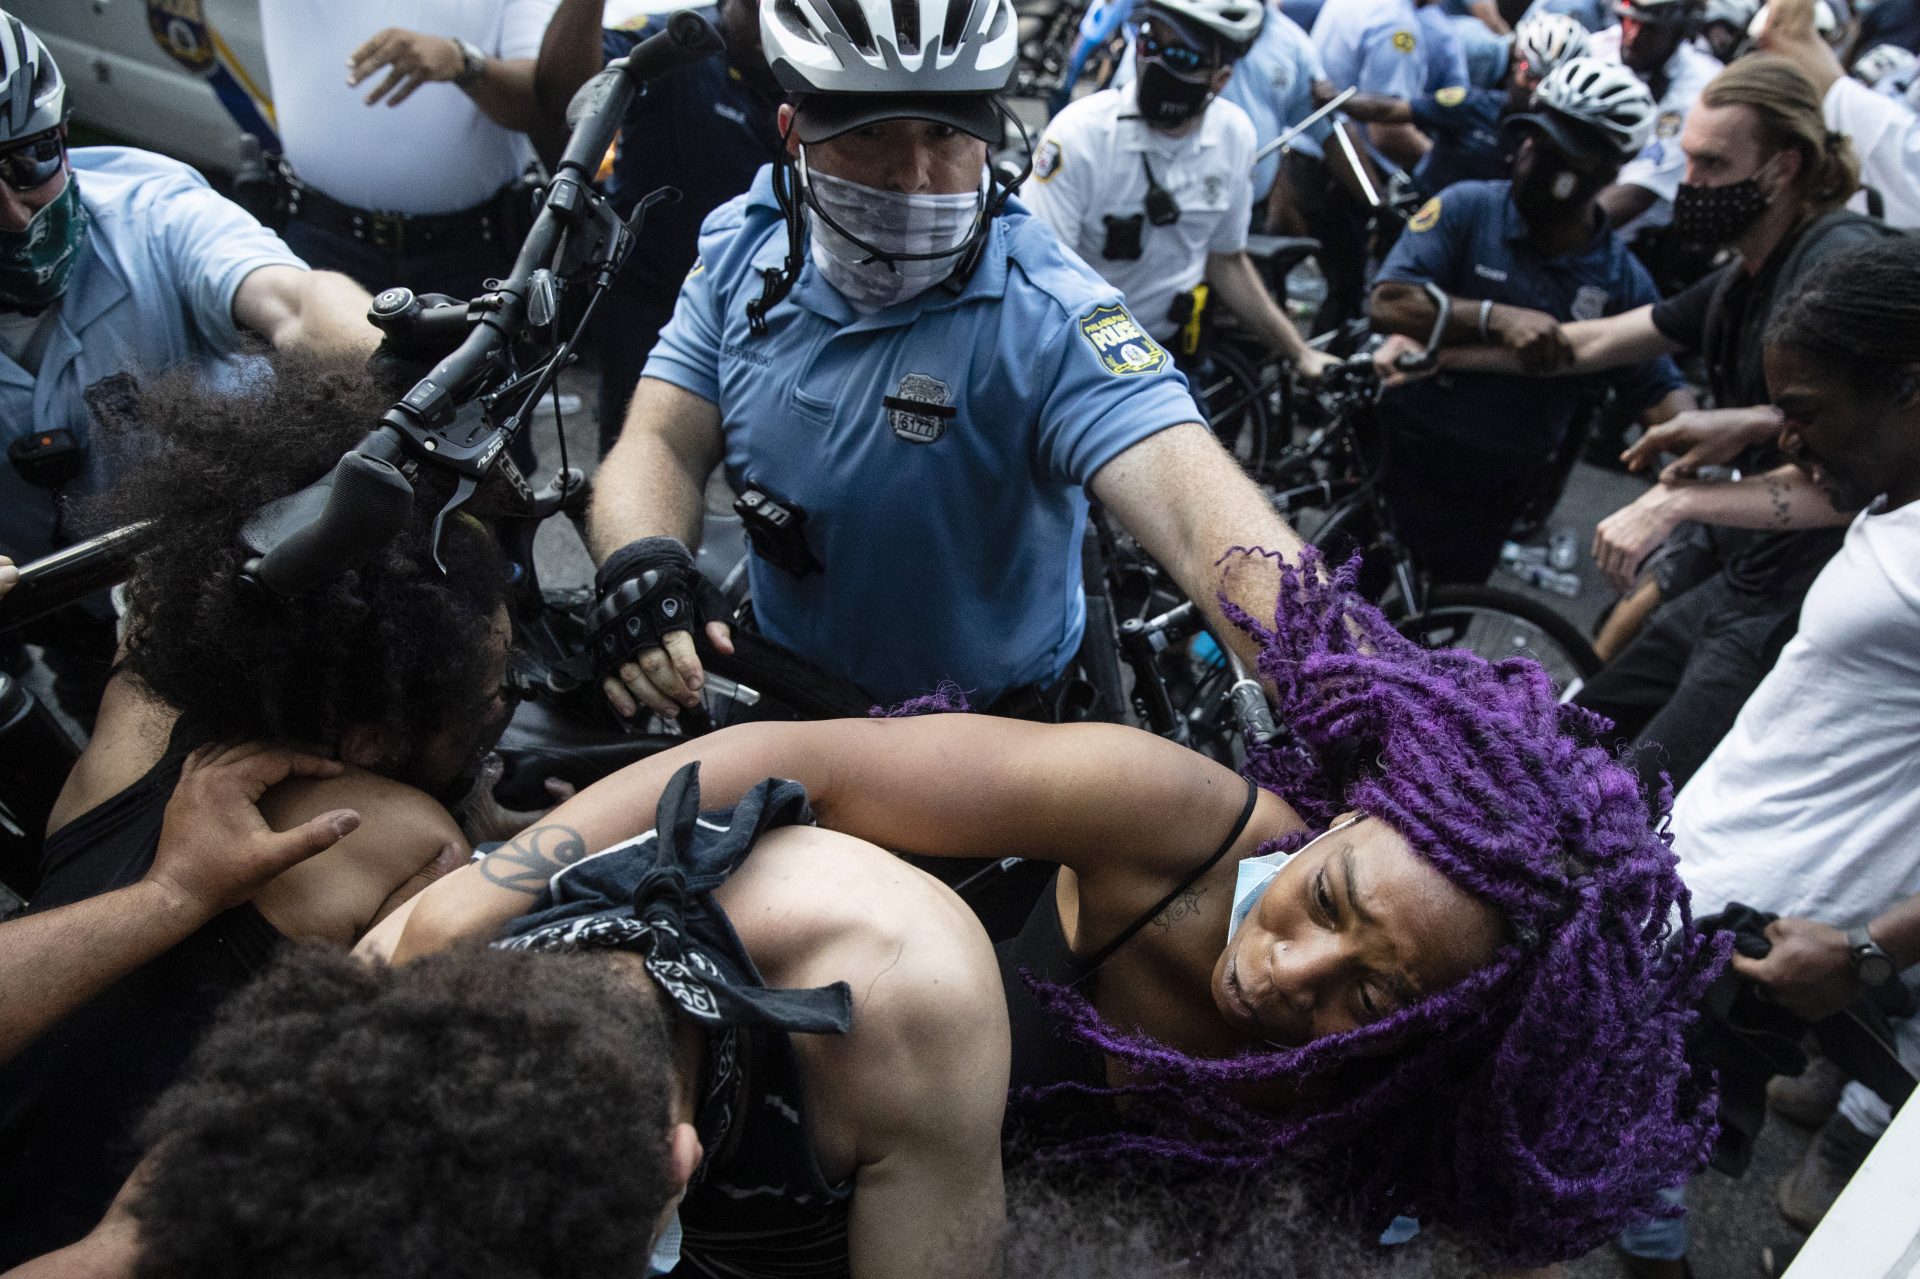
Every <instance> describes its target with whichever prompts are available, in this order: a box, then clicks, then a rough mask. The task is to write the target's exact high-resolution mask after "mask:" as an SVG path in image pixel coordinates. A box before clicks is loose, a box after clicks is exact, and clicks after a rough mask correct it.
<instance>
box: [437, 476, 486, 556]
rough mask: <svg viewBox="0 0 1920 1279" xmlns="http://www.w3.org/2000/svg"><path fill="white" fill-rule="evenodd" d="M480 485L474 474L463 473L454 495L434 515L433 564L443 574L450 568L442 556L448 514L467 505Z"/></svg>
mask: <svg viewBox="0 0 1920 1279" xmlns="http://www.w3.org/2000/svg"><path fill="white" fill-rule="evenodd" d="M479 487H480V482H479V481H478V480H476V479H474V478H473V476H471V475H462V476H461V477H460V483H459V484H457V485H455V486H454V490H453V496H452V497H450V498H448V499H447V504H446V505H445V506H443V507H441V508H440V513H439V514H438V515H436V516H434V517H433V565H434V567H435V568H437V569H439V570H440V572H441V574H442V575H445V574H446V572H447V571H448V570H447V562H446V561H445V560H443V559H441V558H440V532H441V530H442V529H443V528H444V527H445V526H446V523H447V516H449V515H451V514H453V513H454V512H455V511H457V510H459V509H460V508H461V507H463V506H465V505H466V504H467V499H468V498H470V497H472V496H473V494H474V490H476V489H478V488H479Z"/></svg>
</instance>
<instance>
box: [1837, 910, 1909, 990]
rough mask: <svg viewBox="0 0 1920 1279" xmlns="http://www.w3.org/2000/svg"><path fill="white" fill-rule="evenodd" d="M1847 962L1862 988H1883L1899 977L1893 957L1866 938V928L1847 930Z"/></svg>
mask: <svg viewBox="0 0 1920 1279" xmlns="http://www.w3.org/2000/svg"><path fill="white" fill-rule="evenodd" d="M1847 960H1848V962H1850V963H1851V964H1852V965H1853V975H1854V976H1855V977H1858V978H1859V979H1860V983H1861V985H1863V986H1869V987H1873V988H1875V989H1877V988H1879V987H1881V986H1885V985H1887V984H1889V983H1890V982H1892V981H1893V979H1894V978H1895V977H1896V976H1898V975H1899V971H1900V970H1899V968H1898V966H1897V965H1895V964H1894V962H1893V956H1892V955H1889V954H1888V953H1887V952H1886V951H1884V950H1881V949H1880V945H1879V943H1878V942H1876V941H1874V940H1873V938H1871V937H1869V936H1867V926H1866V925H1865V924H1861V925H1860V926H1859V927H1857V928H1851V929H1848V930H1847Z"/></svg>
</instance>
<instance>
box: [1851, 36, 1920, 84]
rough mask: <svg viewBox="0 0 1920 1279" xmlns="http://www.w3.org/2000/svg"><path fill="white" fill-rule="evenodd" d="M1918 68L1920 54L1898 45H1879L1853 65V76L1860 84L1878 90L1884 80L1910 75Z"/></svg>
mask: <svg viewBox="0 0 1920 1279" xmlns="http://www.w3.org/2000/svg"><path fill="white" fill-rule="evenodd" d="M1916 66H1920V54H1915V53H1914V52H1913V51H1912V50H1910V49H1903V48H1901V47H1900V46H1899V45H1897V44H1877V45H1875V46H1874V47H1873V48H1871V49H1869V50H1867V51H1866V52H1865V53H1863V54H1861V55H1860V57H1859V60H1858V61H1856V62H1855V63H1854V64H1853V75H1854V78H1855V79H1857V80H1859V81H1860V83H1862V84H1865V85H1870V86H1872V87H1875V88H1878V87H1879V85H1880V82H1881V81H1882V80H1886V79H1890V78H1891V77H1893V76H1897V75H1903V74H1906V73H1909V72H1911V71H1912V70H1913V69H1914V67H1916Z"/></svg>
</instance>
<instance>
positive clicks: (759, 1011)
mask: <svg viewBox="0 0 1920 1279" xmlns="http://www.w3.org/2000/svg"><path fill="white" fill-rule="evenodd" d="M776 785H787V786H791V785H792V784H791V783H778V784H776V783H771V782H763V783H761V785H760V786H758V787H755V788H754V790H753V791H752V792H750V793H749V794H748V795H747V797H746V798H745V799H743V800H742V801H741V803H740V805H739V806H738V807H736V808H735V809H734V810H733V811H734V818H735V819H734V821H733V822H731V823H730V824H729V825H726V826H717V825H715V824H714V823H710V822H702V821H701V820H700V765H699V762H698V761H695V762H694V763H691V764H688V765H687V766H686V767H684V768H682V769H681V770H680V771H679V772H677V773H675V774H674V775H673V779H672V780H671V781H669V782H668V783H667V788H666V791H665V792H664V793H663V794H662V795H661V796H660V807H659V809H658V810H657V811H656V814H655V820H656V821H657V822H658V826H657V827H656V828H655V829H654V830H653V831H652V832H650V833H649V834H647V835H643V836H641V837H640V840H636V841H631V842H630V843H629V844H627V845H620V846H617V847H616V848H614V849H609V850H607V851H608V853H612V852H616V851H619V850H620V849H623V848H630V847H633V846H634V845H635V844H639V843H642V842H645V841H655V842H656V843H657V846H656V848H655V849H654V855H653V857H652V858H651V859H650V862H651V864H650V865H648V866H647V868H646V869H645V870H644V871H642V872H641V873H640V874H639V876H638V880H637V882H636V883H635V884H634V886H633V889H632V895H631V900H630V902H629V903H628V904H626V905H622V906H615V907H613V908H611V909H607V908H605V906H604V899H603V904H602V908H601V909H598V910H594V911H592V912H591V913H581V912H580V911H578V910H575V909H570V908H569V907H568V906H567V905H564V904H560V903H554V904H553V905H552V906H551V907H550V908H549V909H546V910H542V911H540V912H537V913H536V914H535V915H533V916H530V917H527V918H524V919H523V920H522V921H520V922H521V923H522V924H530V925H531V927H528V928H527V930H526V931H524V932H521V933H519V934H518V935H516V936H513V937H509V938H506V939H504V940H502V941H499V942H496V943H495V945H496V946H498V947H499V948H500V949H502V950H626V951H632V952H634V953H636V954H638V955H640V956H641V958H642V962H643V964H644V966H645V968H646V970H647V975H648V976H650V977H652V978H653V982H654V984H655V985H656V986H658V987H659V988H660V989H661V990H662V991H663V992H665V994H666V996H667V998H668V999H670V1000H672V1001H673V1006H674V1008H675V1009H676V1010H677V1011H678V1013H679V1014H680V1015H681V1016H683V1017H686V1018H688V1019H690V1020H692V1021H695V1022H698V1023H700V1024H701V1025H703V1026H707V1027H709V1028H720V1027H728V1028H741V1027H753V1026H763V1027H767V1028H769V1029H773V1030H783V1031H790V1032H799V1033H803V1034H845V1033H846V1032H847V1030H848V1029H849V1028H850V1027H851V1026H852V1024H853V993H852V989H851V988H850V987H849V986H848V985H847V983H845V982H843V981H842V982H835V983H833V984H832V985H831V986H817V987H814V988H812V989H808V990H770V989H768V988H767V987H765V986H762V985H759V984H758V983H756V982H755V981H753V980H752V979H751V977H748V976H745V975H739V976H736V975H734V974H733V973H732V972H731V971H730V970H731V969H732V968H733V967H734V966H733V965H730V964H723V963H721V962H720V961H719V958H718V957H717V956H716V955H715V954H713V953H712V952H711V951H709V949H708V948H707V947H705V946H704V945H702V944H701V943H700V942H699V941H697V940H696V939H695V938H694V936H693V934H692V932H691V931H690V930H689V929H688V928H687V926H686V919H687V916H688V914H689V911H690V907H691V906H692V905H693V897H694V896H695V894H696V891H697V890H695V889H694V888H693V886H692V885H690V883H689V879H688V872H687V856H688V853H689V852H690V851H691V850H692V849H693V847H694V845H695V841H696V840H701V841H718V842H719V843H722V844H739V845H741V847H740V848H739V849H738V850H737V852H738V854H739V855H740V856H744V853H745V850H746V848H747V847H749V846H751V844H752V843H753V841H754V840H756V839H758V838H759V836H760V835H761V834H762V833H763V832H764V830H765V828H766V827H767V826H768V825H770V824H772V823H773V822H774V821H775V820H776V814H775V812H774V811H773V810H774V809H776V808H778V807H780V806H781V805H780V804H779V803H778V800H779V799H780V798H781V797H780V796H778V795H776V794H775V793H773V792H772V790H771V789H770V788H772V787H774V786H776ZM793 789H794V790H795V791H798V789H799V788H798V787H794V788H793ZM756 799H757V800H758V801H759V802H757V803H756V802H754V801H756ZM769 801H773V802H769ZM798 802H799V803H800V804H801V805H802V806H803V807H804V803H805V801H804V798H801V799H799V801H798ZM789 820H791V819H789ZM715 851H719V852H721V853H722V854H723V856H724V854H725V852H727V851H732V850H708V852H709V853H712V852H715ZM606 855H607V854H605V853H603V854H601V855H600V857H601V858H604V857H606ZM595 860H597V859H595V858H589V859H588V860H587V861H586V862H581V863H578V865H579V866H581V867H586V866H590V865H591V864H592V862H593V861H595ZM702 860H703V861H706V862H710V861H712V860H713V858H712V857H711V856H707V857H703V858H702ZM727 860H728V861H729V862H737V861H738V856H735V857H731V858H728V859H727ZM572 873H574V872H572V871H569V872H563V874H566V875H571V874H572ZM610 873H614V874H617V873H618V872H617V871H610ZM603 887H604V886H603ZM709 887H710V885H709ZM556 895H557V894H556ZM556 914H557V915H558V916H559V917H558V918H554V917H553V916H555V915H556Z"/></svg>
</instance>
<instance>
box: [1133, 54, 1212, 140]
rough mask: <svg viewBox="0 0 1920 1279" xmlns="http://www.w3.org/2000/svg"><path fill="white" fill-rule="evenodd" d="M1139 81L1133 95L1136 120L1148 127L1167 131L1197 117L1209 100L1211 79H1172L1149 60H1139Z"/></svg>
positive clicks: (1173, 75)
mask: <svg viewBox="0 0 1920 1279" xmlns="http://www.w3.org/2000/svg"><path fill="white" fill-rule="evenodd" d="M1139 66H1140V79H1139V82H1138V83H1137V85H1136V86H1135V93H1136V95H1137V97H1138V98H1139V102H1140V116H1141V118H1142V119H1144V120H1145V121H1146V122H1147V123H1148V124H1151V125H1156V126H1158V127H1160V128H1163V129H1164V128H1171V127H1173V126H1176V125H1181V124H1185V123H1186V122H1187V121H1189V120H1191V119H1193V117H1194V116H1196V115H1199V114H1200V112H1202V111H1204V110H1205V109H1206V106H1207V99H1209V98H1211V97H1212V96H1213V85H1212V83H1211V79H1210V78H1209V79H1207V80H1188V79H1184V78H1183V77H1181V76H1177V75H1175V74H1174V73H1173V72H1171V71H1169V70H1167V68H1166V67H1164V66H1162V65H1161V64H1160V63H1158V62H1156V61H1154V60H1153V59H1151V58H1142V59H1140V63H1139Z"/></svg>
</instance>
